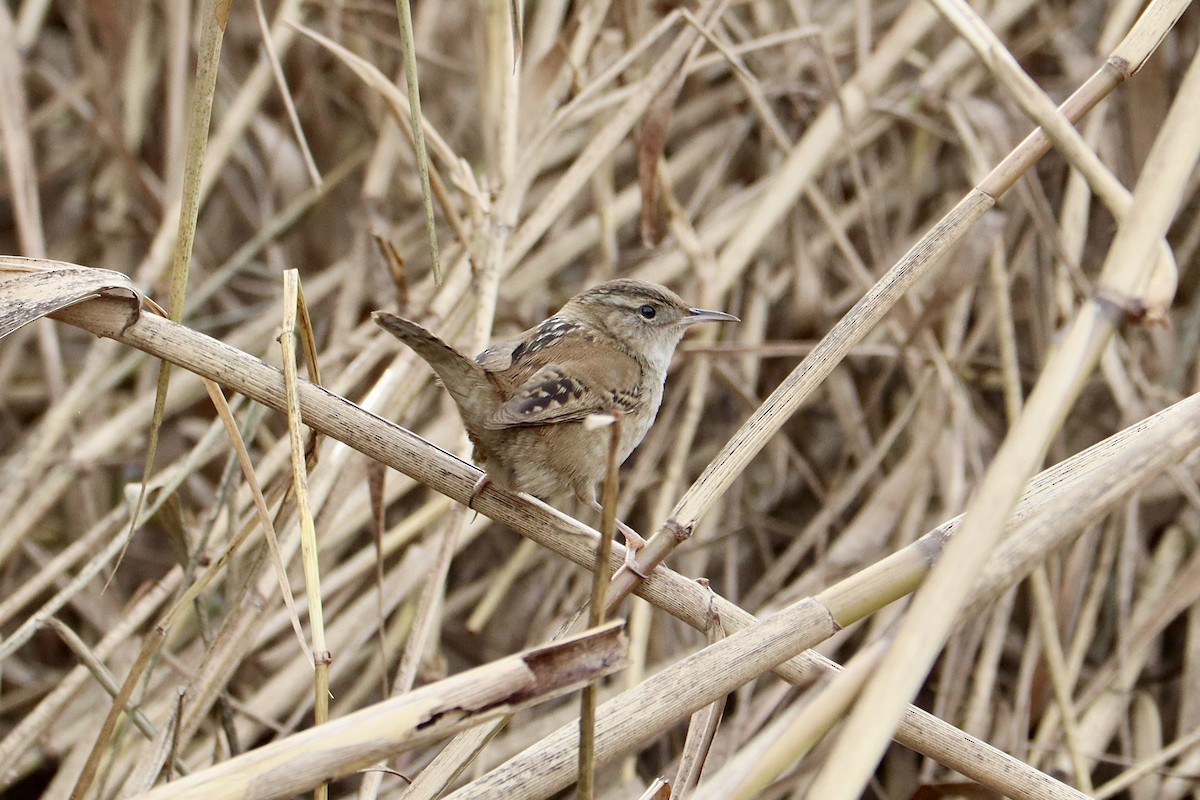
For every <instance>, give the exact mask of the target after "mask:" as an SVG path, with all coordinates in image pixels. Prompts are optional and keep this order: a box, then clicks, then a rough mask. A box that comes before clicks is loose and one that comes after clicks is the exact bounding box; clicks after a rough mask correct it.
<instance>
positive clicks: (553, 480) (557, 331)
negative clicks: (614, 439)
mask: <svg viewBox="0 0 1200 800" xmlns="http://www.w3.org/2000/svg"><path fill="white" fill-rule="evenodd" d="M373 317H374V319H375V322H376V323H378V324H379V325H380V326H381V327H382V328H383V329H384V330H386V331H388V332H389V333H391V334H392V335H393V336H395V337H396V338H397V339H399V340H401V341H402V342H404V343H405V344H407V345H408V346H409V347H411V348H412V349H413V350H414V351H416V353H417V355H419V356H421V358H423V359H424V360H425V361H426V362H428V363H429V365H430V366H431V367H432V368H433V371H434V372H435V373H437V375H438V377H439V378H440V379H441V381H442V384H443V385H444V386H445V387H446V390H447V391H448V392H449V393H450V396H451V397H452V398H453V399H454V402H455V405H457V406H458V411H459V415H460V416H461V417H462V420H463V424H464V425H465V426H466V429H467V434H468V436H469V437H470V439H471V442H472V444H474V446H475V453H474V459H475V462H476V463H477V464H478V465H479V466H480V467H481V468H483V470H484V471H485V472H486V473H487V476H488V479H490V480H491V481H493V482H494V483H495V484H496V485H497V486H499V487H501V488H503V489H508V490H509V491H516V492H527V493H528V494H531V495H533V496H534V497H537V498H539V499H542V500H550V499H551V498H553V497H554V496H556V495H559V494H561V493H565V492H567V491H570V492H573V493H574V494H575V495H576V496H577V497H579V498H580V499H581V500H583V501H584V502H586V503H587V504H589V505H591V506H593V507H596V505H597V504H596V492H595V486H596V483H597V482H598V481H599V480H600V479H601V478H603V477H604V471H605V463H606V461H607V449H608V439H609V434H608V433H607V432H606V431H605V430H603V429H599V430H588V429H586V428H585V427H584V425H583V420H584V419H585V418H587V417H588V416H590V415H592V414H607V413H615V414H618V415H619V416H620V417H621V423H620V424H621V441H620V453H619V459H620V461H624V460H625V459H626V458H627V457H628V456H629V454H630V453H631V452H633V449H634V448H635V447H637V445H638V444H639V443H640V442H641V441H642V438H643V437H644V436H645V435H646V432H647V431H648V430H649V429H650V426H651V424H653V422H654V418H655V417H656V416H657V414H658V408H659V405H660V404H661V403H662V395H663V383H664V381H665V380H666V376H667V367H668V366H669V365H670V362H671V357H672V355H673V354H674V352H675V347H676V346H677V345H678V344H679V341H680V339H682V338H683V334H684V331H685V330H686V329H687V327H688V326H689V325H691V324H693V323H696V322H706V321H716V320H732V321H736V320H737V317H734V316H732V315H730V314H725V313H723V312H720V311H705V310H703V309H696V308H690V307H688V305H687V304H686V303H684V302H683V300H682V299H681V298H680V297H679V296H678V295H676V294H675V293H674V292H672V291H671V290H670V289H667V288H666V287H663V286H659V285H658V284H654V283H649V282H647V281H637V280H630V279H620V280H615V281H609V282H607V283H602V284H600V285H599V286H594V287H592V288H591V289H588V290H586V291H584V292H582V293H580V294H578V295H576V296H575V297H573V298H572V299H571V300H570V301H569V302H568V303H567V304H566V305H564V306H563V307H562V309H560V310H559V311H558V313H556V314H555V315H554V316H552V317H550V318H549V319H546V320H544V321H543V322H541V323H539V324H538V325H535V326H534V327H532V328H530V329H529V330H527V331H525V332H524V333H521V334H518V335H517V336H513V337H510V338H507V339H501V340H499V341H497V342H495V343H493V344H492V345H491V346H490V347H488V348H487V349H486V350H484V351H483V352H482V353H480V354H479V355H478V356H477V357H476V358H475V359H474V360H472V359H470V358H467V357H466V356H465V355H463V354H462V353H460V352H458V351H457V350H455V349H454V348H453V347H451V346H450V345H448V344H446V343H445V342H443V341H442V340H441V339H439V338H438V337H437V336H435V335H434V334H432V333H430V332H429V331H427V330H425V329H424V328H422V327H421V326H420V325H417V324H416V323H415V322H411V321H409V320H406V319H404V318H403V317H398V316H396V315H395V314H389V313H387V312H384V311H376V312H375V313H374V315H373ZM622 530H623V531H625V533H626V539H627V541H629V544H630V548H631V549H630V557H631V558H632V554H633V552H634V549H635V548H636V547H640V537H637V536H636V534H633V537H635V538H631V537H630V534H631V533H632V531H630V530H629V529H628V528H627V527H625V526H622Z"/></svg>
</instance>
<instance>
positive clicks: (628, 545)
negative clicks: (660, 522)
mask: <svg viewBox="0 0 1200 800" xmlns="http://www.w3.org/2000/svg"><path fill="white" fill-rule="evenodd" d="M575 494H576V495H577V496H578V497H579V499H580V500H582V501H583V502H584V503H586V504H587V505H589V506H591V507H592V508H594V509H596V511H598V512H600V516H601V517H602V518H603V516H604V506H602V505H601V504H600V501H598V500H597V499H596V490H595V489H594V488H593V487H591V486H589V487H588V488H587V489H585V490H577V491H576V492H575ZM617 530H619V531H620V532H621V536H623V537H624V538H625V568H626V569H628V570H629V571H630V572H632V573H633V574H634V575H637V576H638V577H639V578H643V579H644V578H645V577H646V573H644V572H642V568H641V567H639V566H638V563H637V553H638V550H641V549H642V548H643V547H645V546H646V540H645V539H643V538H642V535H641V534H640V533H638V532H637V531H635V530H634V529H633V528H631V527H629V526H628V525H626V524H625V523H624V522H621V520H617Z"/></svg>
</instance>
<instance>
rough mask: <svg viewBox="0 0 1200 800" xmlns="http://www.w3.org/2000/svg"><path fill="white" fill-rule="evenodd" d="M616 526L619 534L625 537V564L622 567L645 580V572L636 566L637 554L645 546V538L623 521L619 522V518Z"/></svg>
mask: <svg viewBox="0 0 1200 800" xmlns="http://www.w3.org/2000/svg"><path fill="white" fill-rule="evenodd" d="M617 528H618V529H619V530H620V531H621V535H622V536H624V537H625V564H624V566H623V567H622V568H623V569H627V570H629V571H630V572H632V573H633V574H634V575H637V576H638V577H639V578H641V579H642V580H645V579H646V573H645V572H644V571H642V568H641V567H639V566H638V563H637V554H638V551H639V550H641V549H642V548H643V547H645V546H646V540H645V539H644V538H642V535H641V534H640V533H638V532H637V531H635V530H634V529H633V528H631V527H629V526H628V525H626V524H625V523H624V522H621V520H617Z"/></svg>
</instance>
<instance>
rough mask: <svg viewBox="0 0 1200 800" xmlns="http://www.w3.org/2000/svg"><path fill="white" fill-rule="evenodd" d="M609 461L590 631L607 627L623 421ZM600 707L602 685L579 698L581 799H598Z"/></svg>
mask: <svg viewBox="0 0 1200 800" xmlns="http://www.w3.org/2000/svg"><path fill="white" fill-rule="evenodd" d="M608 432H609V433H608V461H607V464H606V469H605V472H604V488H603V491H602V494H601V497H600V509H601V511H600V540H599V541H598V542H596V563H595V565H594V566H593V568H592V597H591V601H590V602H589V604H588V627H589V628H596V627H599V626H600V625H603V624H604V612H605V608H604V596H605V594H607V593H608V581H609V569H610V567H609V562H610V561H611V560H612V541H613V537H614V536H615V535H616V532H617V488H618V487H617V482H618V480H619V477H618V470H619V468H620V466H621V463H620V461H619V459H618V456H619V455H620V447H621V418H620V416H618V415H614V416H613V417H612V421H611V422H609V423H608ZM599 703H600V685H599V684H598V683H595V682H592V683H589V684H588V685H587V686H584V687H583V692H582V693H581V695H580V698H579V788H578V792H579V797H580V800H592V798H594V797H595V795H596V707H597V706H598V705H599Z"/></svg>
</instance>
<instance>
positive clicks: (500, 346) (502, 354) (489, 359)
mask: <svg viewBox="0 0 1200 800" xmlns="http://www.w3.org/2000/svg"><path fill="white" fill-rule="evenodd" d="M523 341H524V340H523V339H522V337H521V336H513V337H510V338H508V339H498V340H496V341H494V342H492V343H491V344H490V345H488V348H487V349H486V350H484V351H483V352H482V353H480V354H479V355H477V356H475V363H476V364H478V365H479V366H481V367H483V370H484V372H504V371H505V370H506V369H508V368H509V367H511V366H512V365H513V359H514V358H515V357H516V356H517V355H518V353H519V352H520V349H521V344H522V342H523Z"/></svg>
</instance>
